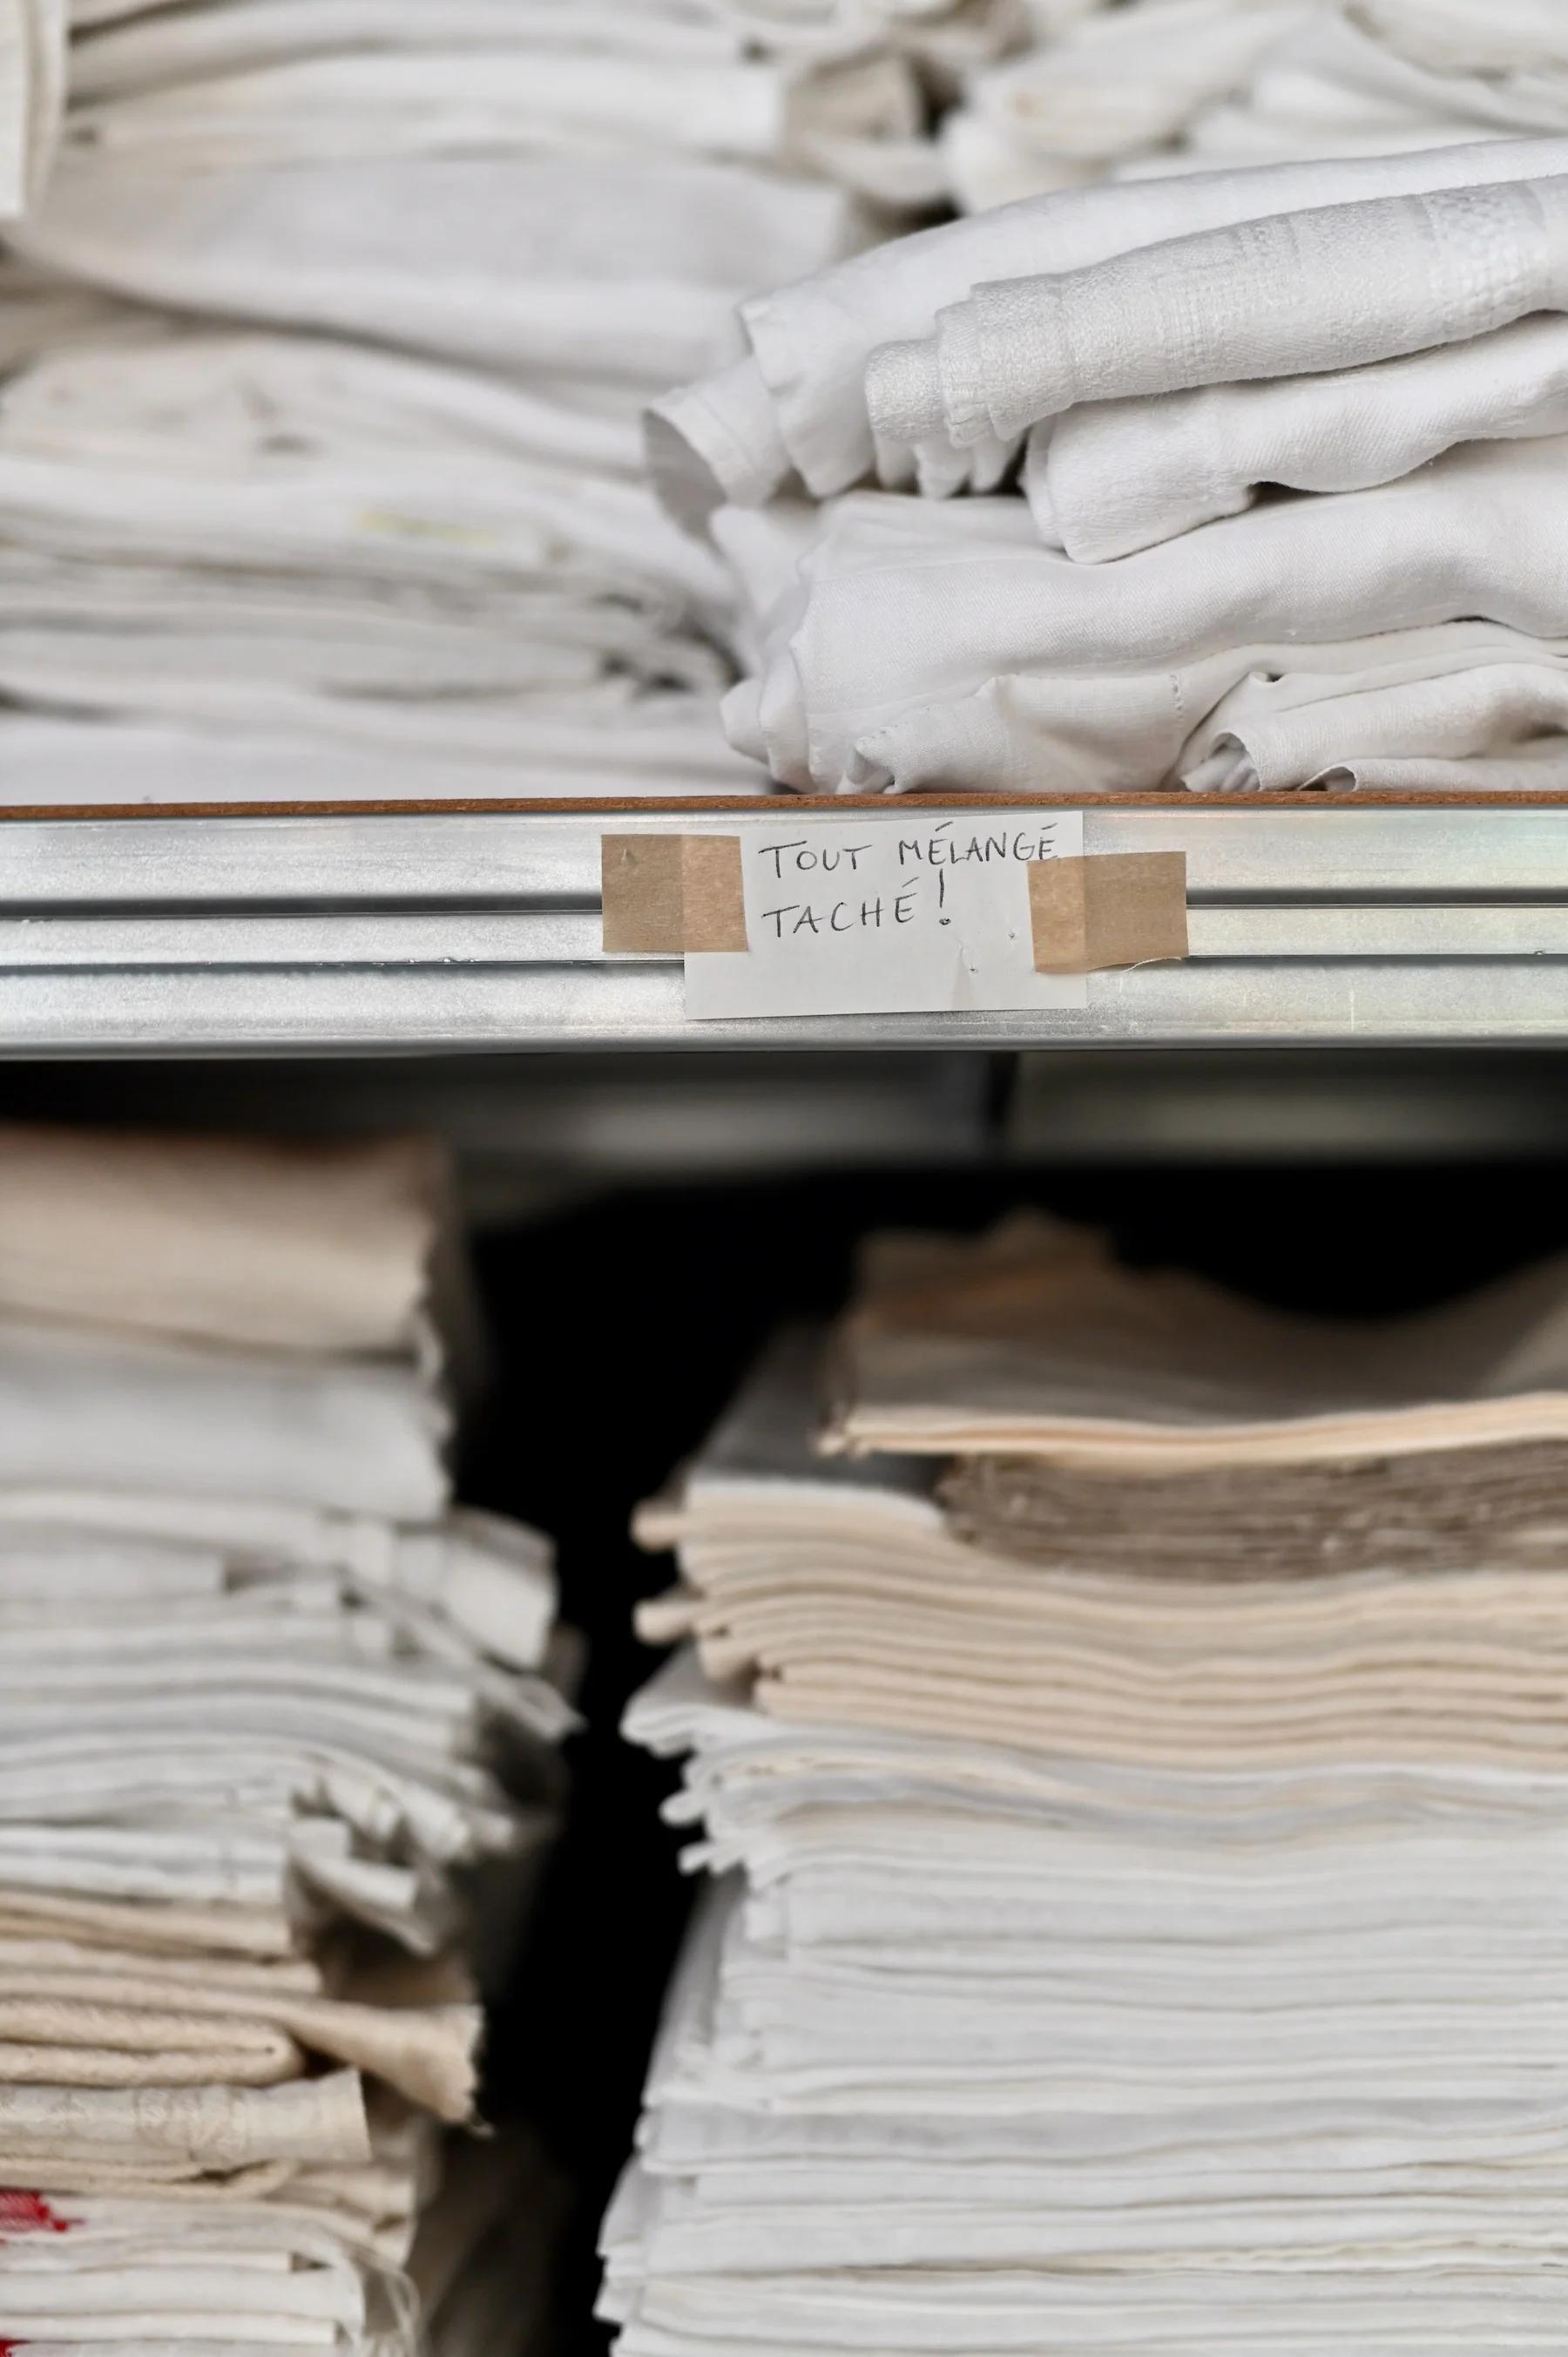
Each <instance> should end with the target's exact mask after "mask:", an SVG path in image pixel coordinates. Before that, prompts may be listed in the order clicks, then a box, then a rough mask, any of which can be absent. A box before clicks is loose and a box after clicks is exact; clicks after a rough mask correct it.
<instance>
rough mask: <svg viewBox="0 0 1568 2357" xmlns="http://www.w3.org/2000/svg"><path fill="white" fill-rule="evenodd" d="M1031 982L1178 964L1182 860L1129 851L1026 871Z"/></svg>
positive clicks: (1183, 939) (1183, 931)
mask: <svg viewBox="0 0 1568 2357" xmlns="http://www.w3.org/2000/svg"><path fill="white" fill-rule="evenodd" d="M1029 917H1030V921H1031V924H1032V926H1033V930H1034V937H1035V971H1036V974H1097V973H1099V972H1100V971H1101V969H1102V968H1104V967H1106V966H1117V965H1143V964H1144V963H1146V961H1148V960H1149V959H1151V958H1184V957H1186V955H1187V854H1186V852H1184V851H1130V852H1115V853H1111V854H1108V855H1107V856H1104V857H1103V858H1100V859H1035V860H1031V861H1030V863H1029Z"/></svg>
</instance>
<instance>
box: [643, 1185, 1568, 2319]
mask: <svg viewBox="0 0 1568 2357" xmlns="http://www.w3.org/2000/svg"><path fill="white" fill-rule="evenodd" d="M1565 1321H1568V1273H1565V1272H1564V1271H1563V1268H1562V1267H1561V1266H1557V1267H1553V1268H1552V1269H1549V1270H1545V1271H1541V1272H1539V1273H1537V1274H1536V1275H1532V1276H1530V1277H1529V1278H1528V1279H1521V1280H1519V1281H1517V1282H1515V1283H1513V1284H1511V1285H1509V1286H1500V1287H1498V1288H1495V1289H1494V1290H1492V1291H1489V1292H1487V1293H1484V1294H1482V1295H1479V1296H1477V1297H1475V1298H1474V1299H1473V1300H1471V1301H1469V1302H1467V1303H1465V1304H1462V1305H1460V1306H1459V1307H1457V1308H1452V1309H1448V1310H1444V1311H1442V1312H1439V1313H1434V1314H1433V1315H1431V1316H1428V1317H1425V1318H1418V1319H1415V1320H1412V1321H1410V1322H1409V1323H1407V1324H1398V1325H1391V1326H1389V1327H1386V1328H1370V1329H1353V1330H1352V1329H1342V1328H1337V1327H1331V1326H1327V1325H1320V1324H1318V1323H1316V1322H1315V1321H1311V1320H1306V1319H1299V1318H1284V1317H1282V1316H1276V1315H1273V1314H1272V1313H1266V1312H1264V1311H1262V1310H1261V1309H1258V1308H1254V1307H1252V1306H1251V1305H1248V1304H1245V1303H1242V1302H1240V1301H1237V1300H1234V1299H1232V1298H1230V1297H1227V1296H1225V1295H1223V1294H1221V1293H1219V1292H1218V1291H1217V1290H1216V1289H1214V1288H1211V1287H1208V1286H1199V1285H1197V1284H1196V1283H1194V1282H1192V1281H1190V1280H1187V1279H1180V1278H1176V1277H1172V1276H1167V1275H1133V1274H1132V1273H1131V1272H1129V1271H1127V1270H1125V1269H1122V1268H1120V1267H1118V1266H1117V1265H1116V1264H1115V1263H1114V1262H1113V1261H1112V1260H1111V1258H1110V1257H1109V1255H1108V1254H1106V1253H1105V1252H1104V1251H1103V1250H1102V1249H1101V1247H1100V1246H1099V1245H1098V1244H1097V1243H1094V1242H1093V1241H1092V1240H1090V1239H1086V1238H1084V1237H1082V1236H1079V1235H1077V1234H1074V1233H1072V1232H1065V1231H1060V1230H1055V1229H1047V1228H1042V1227H1036V1226H1026V1227H1023V1228H1014V1229H1011V1230H1008V1231H1005V1232H1003V1233H1001V1234H1000V1235H998V1236H997V1237H995V1238H993V1239H991V1240H989V1241H988V1242H986V1243H983V1244H979V1245H976V1244H947V1245H944V1244H941V1243H932V1242H918V1243H908V1242H906V1243H898V1244H897V1245H889V1246H888V1247H886V1248H885V1249H884V1250H882V1251H881V1252H880V1253H879V1254H877V1255H876V1256H875V1259H874V1261H873V1262H872V1264H871V1265H870V1267H869V1269H868V1277H867V1284H866V1288H865V1293H864V1295H863V1297H862V1301H861V1303H860V1306H859V1308H857V1311H856V1313H855V1314H854V1317H853V1318H851V1319H850V1320H849V1321H848V1323H847V1324H846V1326H845V1327H844V1329H843V1330H842V1331H841V1333H840V1335H839V1337H838V1338H837V1342H836V1345H835V1348H834V1351H833V1352H832V1358H831V1361H830V1362H829V1364H830V1377H831V1389H832V1394H833V1395H834V1398H835V1402H836V1404H835V1405H834V1406H833V1408H832V1417H831V1422H830V1424H829V1426H828V1430H827V1434H826V1438H827V1441H828V1443H829V1444H830V1447H831V1448H836V1449H837V1450H839V1451H841V1452H848V1451H854V1450H869V1451H874V1452H881V1453H874V1454H870V1455H855V1454H850V1453H840V1454H838V1455H832V1454H830V1455H829V1456H828V1457H827V1458H825V1459H823V1458H820V1457H819V1458H813V1457H812V1455H811V1422H812V1412H811V1401H812V1397H813V1388H814V1384H815V1381H816V1378H817V1377H818V1375H819V1373H820V1369H819V1366H818V1363H817V1354H816V1353H815V1351H813V1350H812V1349H811V1347H810V1344H809V1342H808V1343H800V1342H790V1343H787V1344H786V1345H785V1346H783V1347H782V1348H781V1349H780V1350H779V1351H776V1352H775V1354H774V1355H773V1357H772V1359H771V1360H770V1361H768V1362H767V1363H766V1364H765V1366H764V1368H763V1370H762V1371H761V1372H760V1373H759V1375H758V1376H757V1378H756V1379H755V1380H754V1383H753V1384H752V1385H751V1387H750V1388H749V1390H748V1392H747V1393H746V1394H745V1395H744V1396H743V1398H742V1399H741V1401H740V1402H739V1403H738V1404H737V1406H736V1410H735V1411H734V1412H733V1413H732V1415H731V1417H730V1419H729V1421H728V1423H727V1424H726V1425H725V1426H724V1427H723V1428H721V1430H720V1432H719V1433H718V1434H717V1435H716V1436H715V1437H714V1440H713V1441H712V1442H711V1443H710V1444H709V1446H708V1447H707V1448H706V1449H705V1450H704V1451H703V1455H702V1456H701V1458H699V1459H698V1461H697V1463H696V1464H695V1465H694V1467H693V1469H691V1470H690V1472H689V1473H688V1474H687V1476H686V1477H685V1479H684V1480H683V1481H682V1484H681V1486H680V1488H679V1489H678V1491H676V1493H675V1494H674V1495H673V1496H672V1497H671V1499H670V1500H669V1501H663V1502H661V1503H660V1504H659V1505H657V1506H655V1507H653V1508H651V1509H649V1510H646V1511H645V1517H644V1535H645V1537H646V1539H647V1540H648V1541H649V1543H650V1544H658V1543H673V1544H674V1545H675V1546H676V1548H677V1552H678V1555H679V1560H680V1566H681V1572H682V1585H681V1587H680V1588H679V1589H678V1590H677V1591H676V1592H675V1594H674V1595H673V1596H672V1597H671V1598H668V1599H665V1600H663V1601H661V1602H660V1603H658V1604H656V1605H653V1606H651V1607H649V1608H647V1609H646V1611H645V1613H644V1616H643V1620H642V1626H643V1628H644V1631H645V1633H646V1634H648V1635H649V1636H650V1637H656V1638H670V1637H674V1636H680V1635H682V1634H688V1635H690V1637H691V1638H692V1639H693V1643H691V1644H689V1645H688V1646H687V1648H686V1649H685V1650H684V1651H683V1652H681V1653H679V1654H677V1655H676V1656H675V1657H674V1658H673V1660H672V1661H671V1663H670V1664H669V1665H668V1666H667V1667H666V1668H665V1669H664V1670H663V1671H661V1672H660V1674H659V1675H658V1676H657V1677H656V1678H655V1680H654V1681H653V1683H652V1684H651V1685H650V1687H649V1688H648V1689H647V1690H646V1692H645V1693H644V1694H643V1695H641V1696H639V1698H638V1700H637V1701H636V1702H635V1703H634V1705H633V1706H632V1708H631V1711H630V1713H629V1714H628V1733H629V1734H630V1735H631V1736H632V1738H634V1739H635V1740H637V1741H639V1742H640V1743H642V1744H645V1745H646V1746H648V1747H649V1748H650V1749H653V1750H655V1751H658V1752H660V1753H663V1754H669V1755H677V1754H683V1755H686V1766H685V1770H684V1784H683V1789H682V1792H681V1793H680V1794H679V1795H678V1797H677V1798H676V1799H675V1801H674V1802H672V1803H671V1806H670V1814H671V1818H672V1819H673V1821H674V1822H676V1823H677V1824H684V1825H688V1826H690V1827H692V1828H693V1846H692V1847H691V1849H690V1851H689V1853H688V1856H687V1863H688V1865H689V1866H690V1867H693V1868H694V1869H703V1870H705V1871H707V1872H708V1873H710V1874H712V1875H713V1876H714V1877H715V1878H717V1879H716V1880H715V1884H714V1889H713V1890H712V1892H711V1894H710V1895H709V1897H708V1898H707V1899H706V1900H705V1901H704V1903H703V1907H702V1909H701V1910H700V1913H699V1919H698V1922H697V1926H696V1929H695V1932H694V1934H693V1940H692V1942H691V1943H690V1946H689V1949H688V1952H687V1954H686V1956H685V1958H684V1961H683V1963H682V1967H681V1970H680V1973H679V1975H678V1976H677V1980H676V1983H675V1986H674V1987H673V1989H672V1991H671V1997H670V2000H669V2005H668V2008H667V2014H666V2018H665V2023H664V2027H663V2029H662V2032H661V2036H660V2044H659V2047H658V2050H657V2051H656V2054H655V2057H654V2061H653V2065H652V2069H651V2073H650V2082H649V2086H648V2092H647V2097H646V2109H645V2114H644V2118H643V2121H642V2125H641V2127H640V2130H639V2149H638V2158H637V2160H636V2161H635V2163H634V2164H633V2166H632V2168H631V2169H630V2170H629V2171H628V2175H627V2177H626V2178H625V2179H624V2180H623V2183H622V2186H621V2189H620V2190H619V2192H618V2197H617V2200H616V2202H615V2205H614V2207H613V2208H612V2211H611V2212H610V2215H609V2217H608V2219H607V2222H606V2227H605V2231H604V2249H605V2257H606V2287H605V2294H604V2307H605V2311H606V2313H607V2315H609V2316H610V2317H612V2318H613V2319H617V2320H618V2322H619V2323H620V2324H621V2327H622V2336H621V2341H620V2348H621V2351H622V2352H623V2357H712V2352H714V2351H716V2350H717V2349H719V2348H721V2347H722V2348H724V2349H725V2350H726V2351H730V2352H733V2351H735V2350H737V2349H739V2350H746V2349H752V2348H755V2349H757V2350H758V2351H759V2352H762V2351H766V2352H774V2351H777V2350H781V2349H786V2348H788V2349H791V2350H806V2349H811V2350H821V2351H823V2352H829V2351H832V2352H838V2351H845V2352H847V2351H851V2350H877V2351H890V2350H900V2351H907V2350H914V2349H918V2350H926V2351H938V2350H952V2351H968V2352H982V2351H983V2352H996V2351H1000V2350H1007V2349H1011V2350H1018V2351H1027V2352H1031V2357H1058V2352H1060V2357H1067V2353H1068V2352H1073V2357H1079V2352H1082V2351H1084V2350H1088V2349H1095V2350H1101V2349H1103V2350H1106V2351H1117V2352H1123V2351H1132V2350H1138V2351H1141V2352H1142V2351H1165V2350H1169V2351H1171V2352H1178V2351H1179V2352H1187V2351H1191V2350H1193V2349H1196V2348H1199V2347H1201V2348H1204V2349H1213V2348H1224V2349H1226V2350H1228V2351H1234V2352H1239V2357H1277V2352H1280V2351H1283V2350H1289V2351H1291V2352H1303V2357H1305V2352H1318V2351H1322V2352H1327V2351H1328V2350H1329V2349H1331V2348H1332V2347H1334V2346H1336V2345H1337V2344H1344V2345H1353V2346H1355V2347H1357V2348H1366V2349H1371V2350H1378V2351H1382V2350H1389V2351H1396V2350H1398V2351H1410V2352H1415V2351H1418V2350H1419V2351H1431V2350H1434V2349H1439V2348H1447V2347H1453V2348H1455V2349H1457V2348H1459V2347H1462V2346H1464V2347H1474V2348H1491V2347H1502V2346H1505V2345H1506V2346H1508V2347H1510V2348H1513V2347H1517V2348H1522V2349H1541V2350H1544V2349H1546V2348H1547V2347H1549V2346H1550V2345H1551V2344H1552V2334H1553V2332H1554V2330H1556V2327H1555V2325H1554V2323H1553V2321H1552V2307H1553V2303H1554V2299H1555V2294H1554V2292H1553V2290H1552V2284H1553V2282H1554V2280H1555V2276H1556V2273H1557V2272H1558V2271H1559V2270H1560V2268H1561V2266H1562V2263H1563V2253H1564V2247H1565V2245H1564V2239H1563V2224H1562V2209H1561V2202H1562V2196H1563V2190H1564V2178H1563V2149H1564V2135H1565V2131H1568V2077H1563V2053H1564V2049H1563V2038H1562V2030H1563V2021H1562V2006H1561V2003H1560V1999H1559V1993H1558V1990H1557V1988H1556V1985H1555V1978H1554V1975H1555V1962H1554V1959H1555V1957H1556V1955H1557V1953H1558V1951H1559V1949H1560V1947H1561V1943H1562V1939H1563V1932H1564V1929H1565V1927H1568V1918H1565V1915H1564V1900H1563V1889H1562V1878H1561V1876H1560V1874H1559V1872H1558V1871H1557V1860H1558V1858H1559V1857H1560V1856H1561V1852H1562V1847H1563V1840H1564V1836H1565V1833H1568V1734H1565V1732H1564V1717H1563V1695H1564V1690H1565V1689H1564V1681H1565V1674H1568V1601H1565V1598H1564V1594H1563V1589H1562V1587H1561V1586H1560V1581H1561V1577H1562V1565H1563V1553H1564V1548H1565V1547H1568V1523H1565V1520H1564V1517H1563V1508H1562V1503H1561V1498H1560V1496H1559V1494H1558V1491H1557V1485H1556V1482H1555V1479H1554V1469H1555V1468H1557V1467H1559V1466H1560V1465H1561V1462H1562V1461H1563V1451H1564V1444H1565V1442H1568V1342H1565V1340H1564V1334H1565V1331H1568V1323H1565ZM945 1459H946V1460H950V1461H949V1462H948V1463H947V1464H946V1465H945V1467H944V1460H945Z"/></svg>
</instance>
